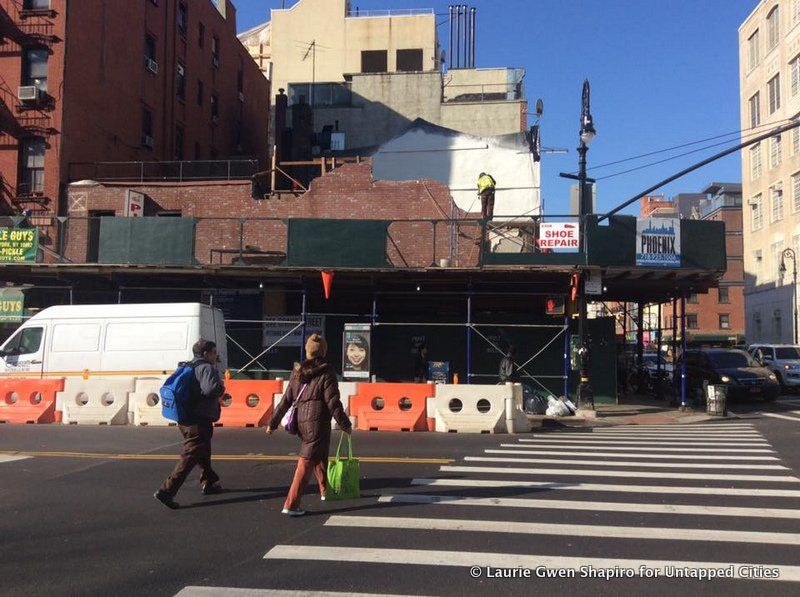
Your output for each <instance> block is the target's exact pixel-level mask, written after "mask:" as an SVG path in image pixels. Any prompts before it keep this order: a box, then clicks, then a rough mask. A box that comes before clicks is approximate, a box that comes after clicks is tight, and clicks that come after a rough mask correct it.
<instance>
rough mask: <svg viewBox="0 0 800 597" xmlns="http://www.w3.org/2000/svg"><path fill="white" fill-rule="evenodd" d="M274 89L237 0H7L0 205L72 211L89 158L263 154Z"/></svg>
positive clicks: (1, 27) (3, 11)
mask: <svg viewBox="0 0 800 597" xmlns="http://www.w3.org/2000/svg"><path fill="white" fill-rule="evenodd" d="M269 95H270V90H269V81H267V80H266V79H265V78H264V76H263V75H262V74H261V72H260V70H259V68H258V66H257V65H256V64H255V63H254V62H253V60H252V59H251V58H250V56H249V54H248V52H247V50H246V49H245V48H244V47H243V46H242V45H241V43H240V42H239V40H238V38H237V37H236V12H235V8H234V6H233V4H232V3H231V2H230V0H212V1H204V2H189V1H188V0H161V1H160V2H156V1H155V0H147V1H142V2H113V3H108V2H104V1H102V0H81V1H80V2H67V1H66V0H0V176H1V177H2V190H1V191H0V194H1V196H0V209H2V210H3V211H2V212H0V213H3V212H4V213H6V214H13V213H17V212H20V211H22V210H26V209H30V210H31V211H32V212H33V213H34V214H36V215H40V216H51V215H66V213H67V212H68V206H66V205H65V202H64V201H63V199H64V193H65V184H66V183H67V182H68V181H70V180H80V179H83V178H91V176H92V172H93V170H92V168H93V167H92V168H83V167H82V164H83V163H92V162H100V161H103V162H125V161H134V162H136V161H142V162H150V161H170V160H184V159H185V160H216V159H225V158H230V157H237V156H238V157H245V156H246V157H252V158H256V159H259V160H260V161H261V162H262V163H266V159H267V155H268V144H267V134H268V130H267V129H268V118H269ZM46 221H47V220H44V219H42V220H40V222H39V223H42V224H43V223H44V222H46ZM50 221H52V220H50ZM50 233H51V234H52V230H51V231H50ZM43 242H44V243H45V244H47V243H48V242H50V243H52V242H53V239H52V238H45V239H43Z"/></svg>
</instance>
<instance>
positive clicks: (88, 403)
mask: <svg viewBox="0 0 800 597" xmlns="http://www.w3.org/2000/svg"><path fill="white" fill-rule="evenodd" d="M133 389H134V378H133V377H122V376H120V377H90V378H89V379H83V378H82V377H68V378H67V379H66V380H65V381H64V391H63V392H58V394H56V397H57V399H58V401H59V402H60V404H61V407H62V410H63V413H64V415H63V423H64V424H65V425H69V424H78V425H126V424H127V423H128V393H129V392H131V391H133Z"/></svg>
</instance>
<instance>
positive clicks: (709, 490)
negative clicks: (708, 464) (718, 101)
mask: <svg viewBox="0 0 800 597" xmlns="http://www.w3.org/2000/svg"><path fill="white" fill-rule="evenodd" d="M411 485H416V486H425V487H485V488H498V489H499V488H503V487H516V488H520V489H523V488H530V489H536V488H543V489H553V490H555V489H564V490H568V491H573V490H574V491H610V492H615V493H663V494H675V495H684V494H685V495H739V496H747V497H788V498H800V491H798V490H794V489H762V488H755V489H740V488H733V487H686V486H682V485H681V486H673V485H612V484H607V483H561V482H558V481H505V480H500V479H498V480H490V479H424V478H420V479H412V480H411Z"/></svg>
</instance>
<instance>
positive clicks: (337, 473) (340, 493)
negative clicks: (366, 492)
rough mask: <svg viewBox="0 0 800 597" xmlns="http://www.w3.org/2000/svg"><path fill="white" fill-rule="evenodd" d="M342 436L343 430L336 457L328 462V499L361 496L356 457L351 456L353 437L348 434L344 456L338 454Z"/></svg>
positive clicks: (345, 498)
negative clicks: (346, 451) (346, 449)
mask: <svg viewBox="0 0 800 597" xmlns="http://www.w3.org/2000/svg"><path fill="white" fill-rule="evenodd" d="M344 436H345V434H344V432H343V433H342V437H340V438H339V447H338V448H336V459H335V460H334V461H333V462H328V492H327V493H326V494H325V495H326V496H327V499H329V500H347V499H355V498H357V497H360V496H361V492H360V479H359V477H360V473H359V468H358V458H355V457H354V456H353V439H352V438H351V437H350V436H349V435H348V436H347V445H348V454H347V456H346V457H345V458H342V457H341V456H339V452H340V451H341V449H342V440H343V439H344Z"/></svg>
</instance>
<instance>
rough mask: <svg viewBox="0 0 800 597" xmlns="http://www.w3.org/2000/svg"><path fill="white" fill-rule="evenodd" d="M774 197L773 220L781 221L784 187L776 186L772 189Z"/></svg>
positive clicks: (771, 192) (771, 219)
mask: <svg viewBox="0 0 800 597" xmlns="http://www.w3.org/2000/svg"><path fill="white" fill-rule="evenodd" d="M770 194H771V196H772V197H771V199H772V212H771V213H772V217H771V218H770V221H771V222H779V221H780V220H782V219H783V188H782V187H780V186H777V185H776V186H774V187H772V188H771V189H770Z"/></svg>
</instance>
